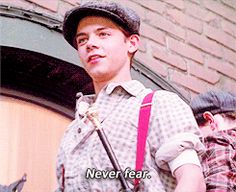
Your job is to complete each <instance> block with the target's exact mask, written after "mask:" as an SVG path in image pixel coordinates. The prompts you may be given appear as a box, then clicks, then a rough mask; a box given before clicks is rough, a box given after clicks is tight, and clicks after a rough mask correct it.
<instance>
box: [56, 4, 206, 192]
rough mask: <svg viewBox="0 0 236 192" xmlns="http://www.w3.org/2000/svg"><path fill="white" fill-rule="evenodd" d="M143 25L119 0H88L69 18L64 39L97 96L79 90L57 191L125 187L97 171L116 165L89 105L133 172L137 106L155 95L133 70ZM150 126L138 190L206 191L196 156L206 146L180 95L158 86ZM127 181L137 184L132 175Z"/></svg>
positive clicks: (59, 165) (59, 167) (60, 156)
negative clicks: (89, 113)
mask: <svg viewBox="0 0 236 192" xmlns="http://www.w3.org/2000/svg"><path fill="white" fill-rule="evenodd" d="M139 27H140V19H139V17H138V15H137V14H136V13H135V12H134V11H132V10H131V9H128V8H124V7H122V6H120V5H118V4H116V3H101V2H97V1H96V2H90V3H86V4H84V5H81V6H80V7H76V8H74V9H73V10H71V11H69V12H68V13H67V14H66V16H65V20H64V25H63V34H64V37H65V39H66V40H67V42H69V43H70V45H72V46H73V47H74V48H75V49H77V51H78V54H79V57H80V60H81V62H82V63H83V66H84V68H85V70H86V71H87V72H88V74H89V75H90V76H91V78H92V80H93V84H94V88H95V94H94V95H82V94H81V93H80V94H78V96H79V98H78V100H77V111H76V118H75V120H74V121H73V122H72V123H71V125H70V126H69V127H68V129H67V131H66V132H65V135H64V137H63V139H62V142H61V145H60V150H59V154H58V162H57V177H58V182H59V188H58V191H63V190H64V191H82V192H83V191H84V192H85V191H86V192H87V191H99V192H100V191H104V192H105V191H106V192H107V191H112V192H113V191H114V192H117V191H119V190H120V189H121V184H120V182H119V180H118V179H114V178H111V176H110V178H105V176H104V175H103V176H101V175H99V174H100V173H101V172H107V171H110V172H111V171H112V170H113V167H112V164H111V162H110V160H109V158H108V156H107V154H106V151H105V149H104V147H103V145H102V143H101V141H100V140H99V137H98V135H97V134H96V132H94V131H93V130H94V126H93V125H92V124H91V122H90V121H89V119H88V118H87V116H86V111H87V108H88V107H89V106H91V105H95V106H96V107H97V109H98V111H99V121H100V123H101V126H102V127H103V129H104V132H105V133H106V135H107V138H108V140H109V141H110V144H111V146H112V148H113V150H114V153H115V155H116V157H117V159H118V162H119V164H120V166H121V168H122V170H123V171H125V170H131V171H133V170H135V159H136V142H137V127H138V116H139V109H140V106H141V102H142V100H143V98H144V96H145V95H147V93H150V92H151V90H150V89H146V88H145V87H144V86H143V85H142V84H141V83H140V82H138V81H135V80H132V78H131V74H130V67H131V66H130V65H131V62H132V57H133V56H134V54H135V52H136V51H137V49H138V43H139ZM149 125H150V126H149V132H148V138H147V145H146V155H145V161H144V166H143V170H147V171H148V176H147V177H146V178H144V179H142V182H141V184H140V191H150V192H151V191H155V192H156V191H158V192H164V191H176V192H178V191H179V192H185V191H186V192H189V191H191V192H201V191H204V189H205V183H204V178H203V174H202V171H201V167H200V162H199V160H198V156H197V153H201V152H203V151H204V146H203V145H202V143H201V142H200V140H199V139H198V136H199V134H200V131H199V130H198V127H197V124H196V121H195V119H194V116H193V114H192V111H191V109H190V107H189V106H188V105H186V103H184V102H183V101H182V100H181V99H180V98H179V97H178V96H177V95H176V94H174V93H170V92H167V91H156V93H155V95H154V98H153V104H152V111H151V117H150V124H149ZM127 168H130V169H127ZM91 170H93V171H94V170H95V171H96V173H97V175H96V174H95V173H94V175H92V174H91ZM190 170H191V171H190ZM91 175H92V176H91ZM91 177H95V178H91ZM101 177H102V178H101ZM126 179H127V182H128V185H129V186H130V188H133V183H134V181H133V178H132V177H127V178H126ZM176 183H177V184H176Z"/></svg>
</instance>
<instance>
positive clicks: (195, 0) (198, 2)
mask: <svg viewBox="0 0 236 192" xmlns="http://www.w3.org/2000/svg"><path fill="white" fill-rule="evenodd" d="M190 1H192V2H193V3H196V4H198V5H199V4H200V1H201V0H190Z"/></svg>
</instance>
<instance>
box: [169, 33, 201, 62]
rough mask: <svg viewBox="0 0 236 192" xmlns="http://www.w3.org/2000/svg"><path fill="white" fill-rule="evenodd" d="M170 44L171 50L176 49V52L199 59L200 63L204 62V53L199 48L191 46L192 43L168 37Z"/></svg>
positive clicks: (195, 59)
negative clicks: (188, 43)
mask: <svg viewBox="0 0 236 192" xmlns="http://www.w3.org/2000/svg"><path fill="white" fill-rule="evenodd" d="M168 46H169V48H170V49H171V50H173V51H175V52H176V53H178V54H180V55H182V56H184V57H186V58H189V59H192V60H194V61H197V62H199V63H203V54H202V52H201V51H199V50H198V49H196V48H194V47H191V46H190V45H187V44H184V43H182V42H180V41H177V40H175V39H173V38H170V37H169V38H168Z"/></svg>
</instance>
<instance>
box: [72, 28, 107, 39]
mask: <svg viewBox="0 0 236 192" xmlns="http://www.w3.org/2000/svg"><path fill="white" fill-rule="evenodd" d="M105 29H109V27H100V28H97V29H96V30H95V31H96V32H99V31H102V30H105ZM84 35H86V33H84V32H81V33H77V34H76V36H75V38H78V37H80V36H84Z"/></svg>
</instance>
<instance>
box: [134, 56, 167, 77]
mask: <svg viewBox="0 0 236 192" xmlns="http://www.w3.org/2000/svg"><path fill="white" fill-rule="evenodd" d="M135 58H136V59H137V60H138V61H140V62H141V63H142V64H143V65H145V66H147V67H150V69H151V70H152V71H154V72H155V73H157V74H159V75H161V76H163V77H166V76H167V70H166V65H165V64H163V63H162V62H161V61H158V60H156V59H154V58H152V57H150V56H148V55H147V54H144V53H141V52H137V53H136V54H135Z"/></svg>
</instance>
